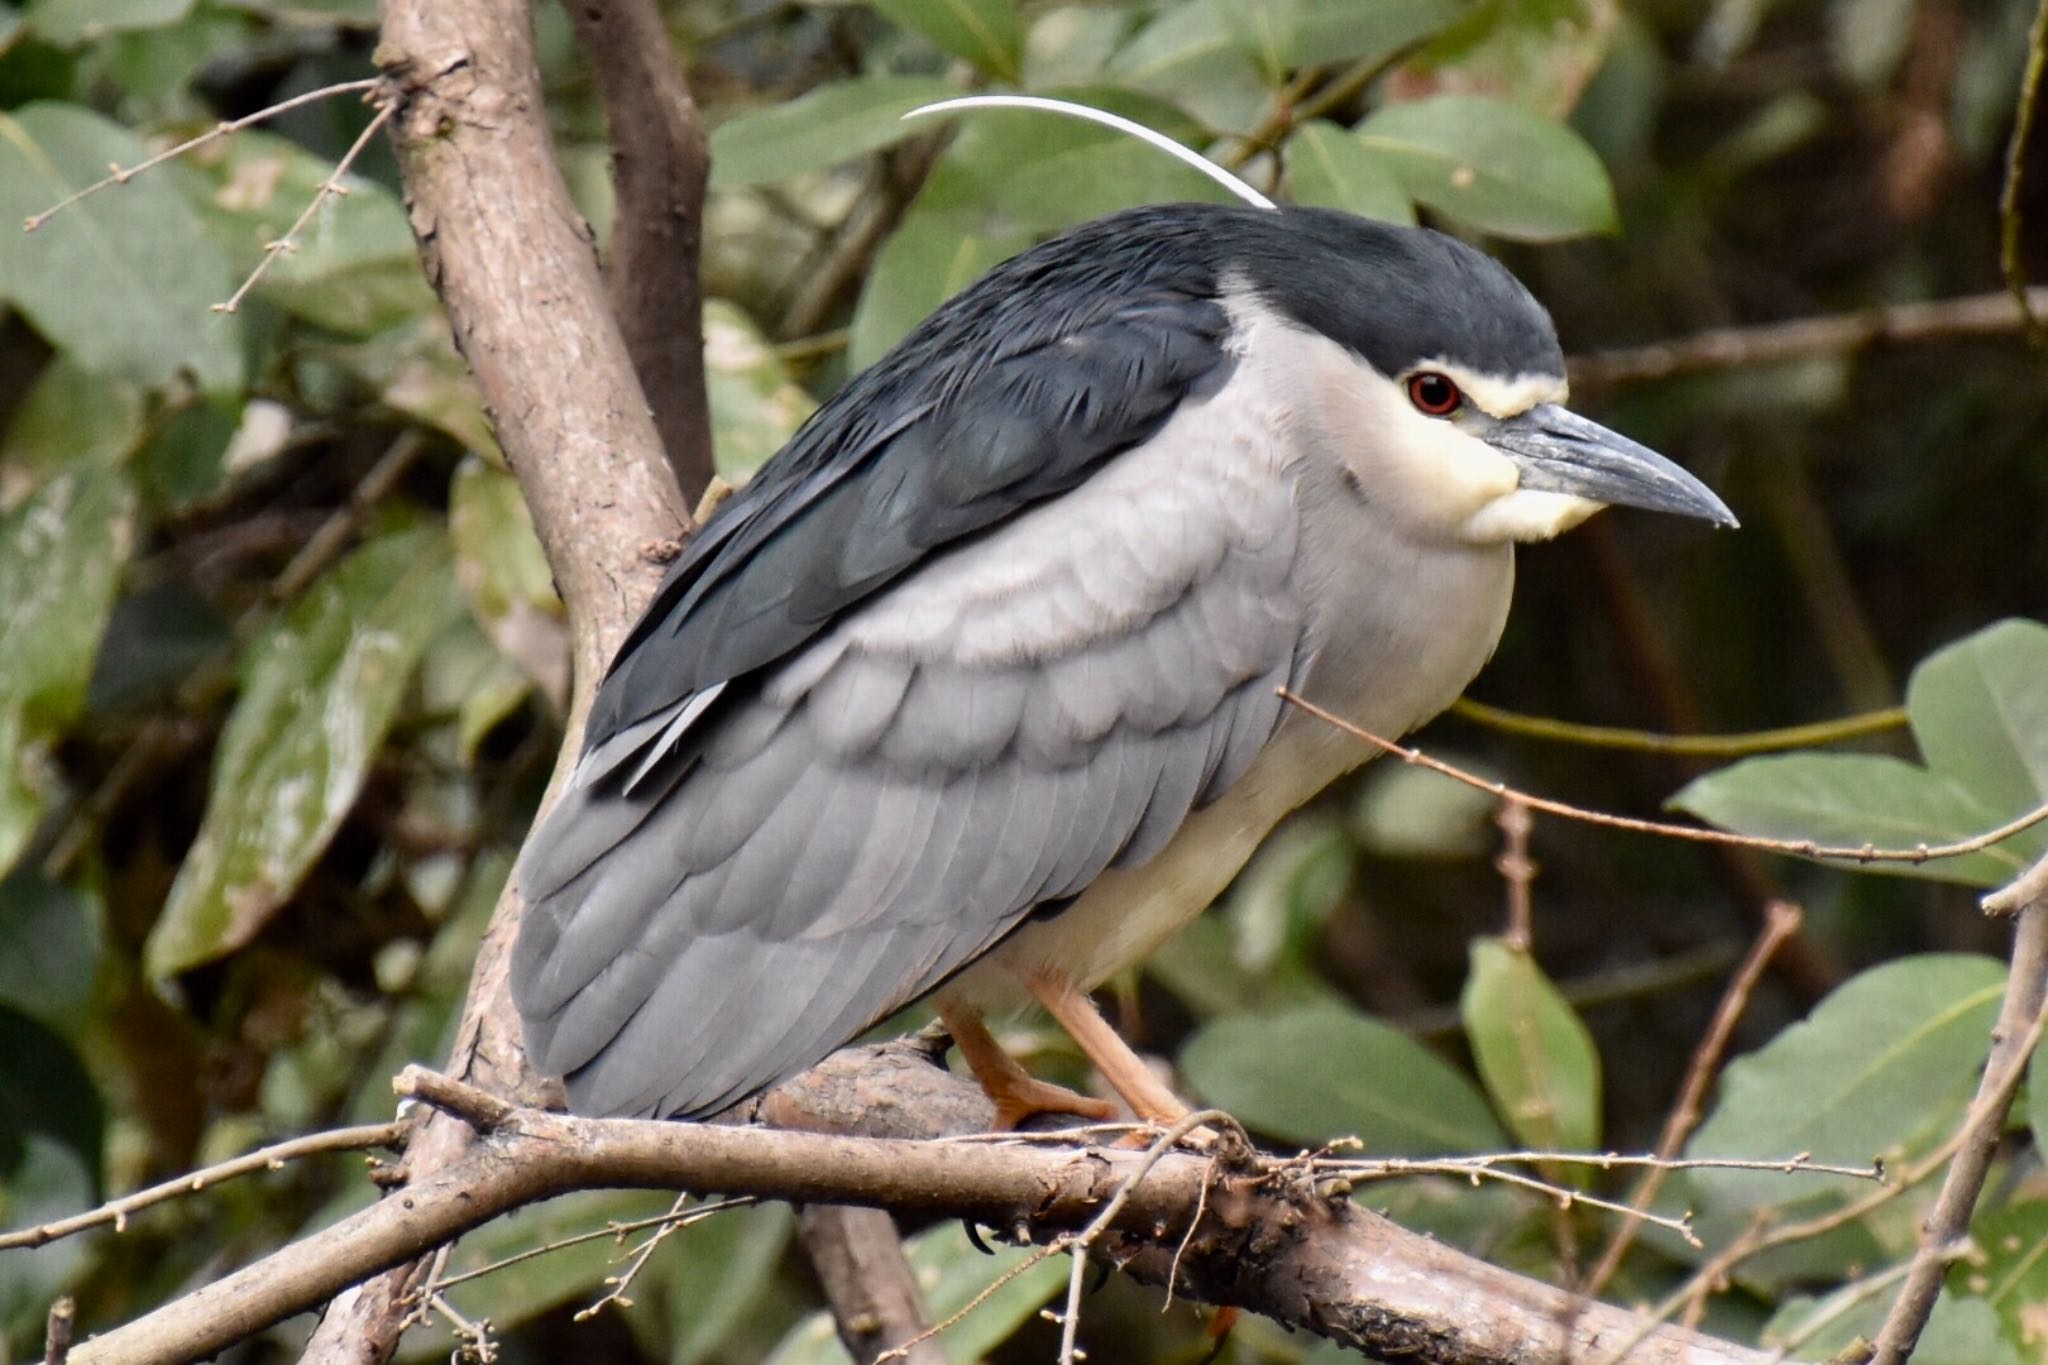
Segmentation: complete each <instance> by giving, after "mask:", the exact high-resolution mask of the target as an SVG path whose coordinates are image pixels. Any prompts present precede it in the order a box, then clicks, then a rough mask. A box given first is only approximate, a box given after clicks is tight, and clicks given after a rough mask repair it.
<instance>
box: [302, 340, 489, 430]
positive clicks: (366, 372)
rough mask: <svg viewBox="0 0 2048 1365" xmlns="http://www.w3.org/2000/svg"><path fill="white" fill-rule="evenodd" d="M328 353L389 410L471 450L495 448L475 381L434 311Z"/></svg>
mask: <svg viewBox="0 0 2048 1365" xmlns="http://www.w3.org/2000/svg"><path fill="white" fill-rule="evenodd" d="M329 355H331V356H332V357H333V358H334V359H335V360H336V361H338V362H339V363H340V364H341V365H342V366H343V367H344V368H345V369H347V370H348V371H349V372H350V373H351V374H353V375H355V376H356V377H357V378H359V379H361V380H362V381H363V382H364V383H365V384H368V385H369V386H370V387H371V388H372V389H373V390H374V391H375V392H376V394H377V397H378V398H379V400H381V401H382V402H383V403H385V404H386V405H387V406H389V407H391V408H392V409H393V410H395V411H398V412H402V413H404V414H405V415H406V416H408V417H412V418H415V419H417V420H418V421H420V422H422V423H424V424H426V425H427V426H430V427H434V428H436V429H438V430H440V431H443V432H446V433H447V434H448V435H450V436H452V437H454V438H455V439H456V440H457V441H459V442H461V443H462V444H463V445H464V446H466V447H468V448H469V449H471V450H474V451H480V452H482V453H484V454H487V455H488V454H495V453H496V452H497V449H498V442H497V438H496V437H495V436H494V435H492V433H491V424H490V420H489V419H488V418H487V417H485V415H484V410H483V403H482V401H481V400H480V399H479V398H478V397H477V391H476V382H475V381H474V380H473V379H471V378H470V374H469V367H468V366H466V365H465V364H463V361H462V357H461V356H459V355H457V354H456V353H455V346H454V343H453V342H452V340H451V339H450V337H449V334H448V324H447V322H446V321H444V320H443V319H442V318H441V317H440V315H439V314H438V312H437V313H435V314H433V315H431V316H429V317H425V318H422V319H421V320H420V321H419V322H418V323H416V324H414V325H413V326H410V327H400V328H393V329H391V330H389V331H385V332H379V333H378V334H377V335H375V336H373V337H371V338H369V339H368V340H366V341H363V342H361V343H360V344H357V345H354V346H337V347H335V348H333V350H331V351H330V352H329Z"/></svg>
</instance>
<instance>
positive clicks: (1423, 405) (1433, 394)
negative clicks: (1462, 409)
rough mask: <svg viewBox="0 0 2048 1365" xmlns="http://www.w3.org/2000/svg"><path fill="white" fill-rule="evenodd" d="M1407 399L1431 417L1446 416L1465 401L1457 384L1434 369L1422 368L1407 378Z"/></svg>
mask: <svg viewBox="0 0 2048 1365" xmlns="http://www.w3.org/2000/svg"><path fill="white" fill-rule="evenodd" d="M1408 401H1409V402H1411V403H1413V404H1414V405H1415V406H1416V407H1417V408H1418V409H1420V410H1421V411H1422V412H1424V413H1427V414H1428V415H1429V416H1431V417H1448V416H1450V415H1451V414H1452V413H1454V412H1456V411H1457V410H1458V404H1460V403H1462V402H1464V401H1465V395H1464V394H1462V393H1459V392H1458V386H1457V385H1456V384H1453V383H1452V382H1451V381H1450V380H1449V379H1447V378H1445V377H1444V376H1443V375H1440V374H1438V373H1437V372H1436V371H1434V370H1424V371H1423V372H1422V373H1421V374H1418V375H1411V376H1409V379H1408Z"/></svg>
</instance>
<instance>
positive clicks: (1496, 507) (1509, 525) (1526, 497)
mask: <svg viewBox="0 0 2048 1365" xmlns="http://www.w3.org/2000/svg"><path fill="white" fill-rule="evenodd" d="M1604 506H1606V504H1605V503H1598V502H1594V501H1592V500H1590V499H1588V498H1579V497H1574V496H1572V495H1571V494H1570V493H1539V492H1537V491H1535V490H1534V489H1527V488H1522V489H1516V490H1515V491H1514V492H1512V493H1509V494H1508V495H1507V496H1506V497H1502V498H1496V499H1494V500H1493V501H1492V502H1489V503H1487V504H1486V505H1485V506H1484V507H1482V508H1480V509H1479V510H1478V511H1477V512H1475V513H1473V514H1472V517H1471V518H1470V519H1469V520H1468V521H1466V523H1465V526H1464V533H1465V539H1467V540H1470V541H1475V542H1480V543H1487V544H1499V543H1501V542H1503V541H1510V540H1549V539H1550V538H1551V537H1552V536H1555V535H1561V534H1562V533H1564V532H1566V531H1569V530H1571V529H1572V527H1574V526H1577V525H1578V524H1579V523H1580V522H1582V521H1584V520H1585V519H1586V518H1587V517H1590V516H1592V515H1593V514H1594V513H1595V512H1597V511H1599V510H1600V509H1601V508H1602V507H1604Z"/></svg>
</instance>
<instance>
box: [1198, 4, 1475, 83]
mask: <svg viewBox="0 0 2048 1365" xmlns="http://www.w3.org/2000/svg"><path fill="white" fill-rule="evenodd" d="M1223 10H1224V14H1225V18H1226V20H1227V21H1228V22H1229V24H1230V26H1231V31H1232V32H1233V33H1234V34H1235V35H1236V37H1237V41H1238V45H1239V46H1240V47H1241V48H1243V50H1244V52H1245V54H1246V55H1247V56H1249V57H1250V58H1251V59H1252V61H1253V62H1254V63H1255V64H1256V65H1257V66H1258V68H1259V70H1260V71H1261V72H1262V73H1264V75H1265V77H1266V79H1267V81H1268V82H1270V83H1272V84H1274V85H1278V84H1280V83H1281V82H1282V81H1284V80H1285V79H1286V78H1287V74H1288V73H1289V72H1291V71H1294V70H1297V69H1298V68H1301V67H1305V66H1338V65H1347V64H1351V63H1357V62H1379V61H1384V60H1386V59H1387V58H1389V57H1391V56H1393V55H1394V54H1395V53H1397V52H1399V51H1400V50H1401V49H1402V48H1404V47H1409V46H1411V45H1413V44H1415V43H1419V42H1421V41H1422V40H1423V39H1425V38H1428V37H1430V36H1431V35H1432V34H1435V33H1439V32H1442V31H1443V30H1444V29H1446V28H1449V27H1450V26H1451V25H1452V24H1453V23H1456V22H1457V21H1458V20H1459V19H1460V18H1462V17H1464V15H1465V13H1466V10H1467V6H1466V5H1464V4H1461V3H1457V2H1456V0H1367V2H1366V3H1358V2H1357V0H1351V2H1350V3H1342V2H1340V3H1334V4H1333V3H1328V0H1231V3H1229V4H1227V5H1225V6H1223Z"/></svg>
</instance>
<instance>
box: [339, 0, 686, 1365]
mask: <svg viewBox="0 0 2048 1365" xmlns="http://www.w3.org/2000/svg"><path fill="white" fill-rule="evenodd" d="M382 20H383V38H382V41H381V42H380V43H379V45H378V48H377V63H378V65H379V66H380V67H381V68H382V69H383V70H384V72H385V75H386V77H387V79H388V81H389V83H390V90H389V92H388V97H389V98H390V99H391V100H393V101H394V110H393V112H394V116H393V118H392V120H391V125H390V126H391V138H392V143H393V145H394V146H395V148H396V150H397V153H398V159H399V166H400V169H401V171H402V172H403V175H404V180H405V196H406V208H407V213H408V215H409V217H410V219H411V223H412V228H413V235H414V236H415V238H416V239H417V240H418V242H419V248H420V258H421V261H422V263H423V264H424V266H425V268H426V273H427V278H428V280H429V281H430V282H431V283H432V284H433V286H434V289H435V291H436V292H437V293H438V294H439V295H440V297H441V302H442V305H443V307H444V308H445V309H446V311H447V314H448V319H449V322H450V324H451V325H452V326H453V328H454V334H455V340H456V344H457V345H458V346H459V347H460V348H461V351H462V353H463V355H464V357H465V358H466V359H467V360H468V362H469V366H470V370H471V372H472V373H473V374H474V376H475V378H476V384H477V388H478V391H479V392H480V394H481V395H482V398H483V402H484V408H485V411H486V412H488V413H489V414H490V416H491V420H492V423H493V426H494V427H495V429H496V432H497V436H498V443H499V445H500V446H501V447H502V448H503V449H504V451H505V456H506V459H507V460H508V461H510V463H511V466H512V471H513V473H514V474H515V475H517V476H518V479H519V484H520V488H521V490H522V492H523V493H524V494H525V498H526V503H527V506H528V507H529V508H530V509H531V510H532V512H533V520H534V527H535V530H536V531H537V532H538V533H539V536H540V541H541V545H542V547H543V549H545V550H546V552H547V556H548V562H549V564H550V565H552V566H553V568H554V573H555V582H556V586H557V587H558V588H559V589H560V591H561V594H562V599H563V601H564V602H565V603H566V604H567V606H568V609H569V623H570V631H571V636H570V639H571V650H572V655H573V658H574V663H575V689H574V692H573V695H572V698H571V704H570V716H569V732H570V740H569V743H567V744H566V745H565V746H564V748H563V759H562V763H561V764H558V766H557V774H556V775H557V779H558V780H559V778H560V776H561V772H562V768H563V766H565V765H566V763H567V762H568V760H569V759H570V758H571V757H572V756H573V755H574V753H575V736H576V734H577V733H578V731H579V730H580V729H581V725H582V718H583V715H584V714H585V712H586V711H587V709H588V707H589V700H590V694H591V692H592V691H593V690H594V688H595V686H596V682H597V679H598V678H600V677H602V676H603V670H604V665H605V663H606V662H607V661H608V660H609V658H610V656H611V653H612V650H613V649H614V648H615V647H616V646H617V644H618V641H619V640H620V638H621V637H622V636H623V635H624V633H625V631H626V630H627V628H628V627H629V626H630V625H631V623H632V621H633V619H634V617H635V616H636V615H637V614H638V613H639V610H640V608H641V606H642V605H643V604H644V603H645V601H646V599H647V597H648V595H649V594H650V593H651V592H652V591H653V588H654V585H655V584H656V583H657V582H658V581H659V579H660V574H661V565H662V563H663V562H664V561H665V559H666V558H668V557H672V556H673V547H674V544H675V540H676V538H677V537H678V536H679V535H681V534H683V533H684V532H685V531H686V530H687V529H688V525H689V521H688V517H687V516H686V514H685V512H684V504H683V502H682V500H681V497H680V495H679V493H678V490H677V488H676V483H675V479H674V477H673V476H672V474H671V473H670V470H669V466H668V463H667V460H666V458H665V455H664V452H663V447H662V441H661V437H660V436H659V434H658V433H657V431H656V429H655V425H654V421H653V418H652V417H651V415H650V413H649V410H648V404H647V399H646V396H645V395H644V394H643V393H642V392H641V389H640V384H639V381H638V379H637V378H636V377H635V372H634V367H633V361H632V358H631V356H630V355H629V353H628V351H627V348H626V344H625V341H624V340H623V338H622V337H621V335H620V332H619V328H618V325H617V323H616V322H615V321H614V319H613V316H612V312H611V309H610V307H609V305H608V304H607V302H606V298H605V292H604V285H603V281H602V280H601V279H600V277H599V274H598V268H597V258H596V254H595V252H594V251H593V249H592V244H591V240H590V230H589V228H588V226H587V225H586V224H585V223H584V222H583V220H582V218H581V217H580V216H579V215H578V214H577V212H576V209H575V206H574V205H573V204H572V203H571V202H570V199H569V192H568V187H567V186H566V185H565V184H564V183H563V181H562V176H561V172H560V170H559V168H558V167H557V166H556V164H555V160H554V150H553V144H552V139H551V135H550V132H549V129H548V124H547V117H546V111H545V108H544V107H543V104H542V98H541V89H540V80H539V75H538V72H537V70H536V69H535V65H534V58H533V39H532V33H531V29H530V20H531V16H530V15H529V13H528V8H527V6H526V5H525V4H524V3H522V0H385V2H384V5H383V9H382ZM522 909H523V906H522V905H521V902H520V900H519V897H518V893H517V890H516V888H515V887H514V886H510V885H508V886H507V887H506V890H505V893H504V895H503V897H502V898H501V899H500V900H499V903H498V907H497V910H496V911H495V912H494V914H493V916H492V919H491V924H490V927H489V929H488V930H487V931H486V932H485V934H484V939H483V943H482V944H481V946H480V947H479V949H478V952H477V964H476V970H475V972H474V974H473V975H472V976H471V978H470V993H469V999H468V1002H467V1004H466V1005H465V1006H464V1010H463V1016H462V1021H461V1024H460V1026H459V1028H458V1030H457V1034H456V1043H455V1050H454V1055H453V1056H452V1057H451V1058H450V1060H449V1063H448V1065H449V1069H450V1070H451V1071H452V1072H453V1073H454V1074H456V1075H459V1076H463V1077H465V1078H467V1079H469V1080H472V1081H475V1082H476V1083H477V1084H479V1085H482V1086H484V1087H486V1088H488V1089H490V1090H493V1091H497V1092H499V1093H502V1094H507V1095H516V1096H522V1097H526V1098H532V1097H535V1096H537V1095H539V1094H541V1093H543V1086H542V1080H541V1078H540V1077H538V1076H536V1075H534V1074H533V1072H532V1071H531V1069H530V1068H529V1067H528V1065H527V1061H526V1051H525V1047H524V1046H523V1043H522V1041H521V1038H520V1034H519V1022H518V1019H517V1017H516V1014H515V1012H514V1010H513V1009H512V1006H511V1001H510V998H509V994H508V991H507V987H506V972H507V965H508V961H509V957H510V951H511V945H512V940H513V937H514V935H515V934H516V933H517V930H518V927H519V916H520V913H521V910H522ZM470 1142H471V1133H470V1130H469V1129H468V1127H467V1126H466V1125H464V1124H461V1123H457V1122H454V1121H451V1120H449V1119H447V1118H446V1117H443V1116H428V1117H426V1118H425V1119H424V1120H423V1121H422V1122H421V1124H420V1125H419V1127H418V1129H417V1131H416V1132H415V1133H414V1134H413V1136H412V1139H411V1141H410V1143H409V1145H408V1149H407V1158H406V1171H407V1174H408V1177H409V1178H410V1179H411V1180H413V1181H415V1182H419V1181H432V1180H434V1179H436V1178H437V1176H436V1173H438V1172H441V1171H444V1170H446V1169H448V1168H449V1167H451V1166H454V1165H456V1164H458V1163H460V1162H461V1161H462V1159H463V1157H464V1154H465V1153H466V1151H467V1149H468V1147H469V1145H470ZM410 1197H411V1196H410V1194H409V1193H408V1194H401V1195H399V1196H397V1198H399V1199H401V1200H403V1199H407V1198H410ZM387 1202H389V1201H387ZM379 1268H380V1269H381V1268H383V1267H379ZM417 1269H418V1268H417V1267H404V1268H400V1269H398V1270H396V1271H394V1272H393V1273H391V1274H388V1275H384V1276H382V1277H381V1278H379V1279H377V1280H376V1281H374V1282H372V1283H369V1284H365V1285H361V1286H360V1287H357V1288H353V1289H351V1290H350V1292H349V1294H348V1296H347V1297H346V1299H345V1300H344V1301H341V1302H338V1303H336V1304H334V1305H332V1306H331V1307H330V1309H329V1311H328V1313H327V1315H326V1317H325V1319H324V1320H323V1321H322V1323H321V1326H320V1330H319V1331H318V1332H317V1333H316V1334H315V1336H314V1339H313V1341H312V1343H311V1344H310V1345H309V1346H308V1348H307V1351H306V1356H305V1358H306V1359H307V1360H308V1361H314V1362H321V1361H326V1362H339V1361H347V1362H357V1361H379V1360H384V1359H388V1358H389V1356H390V1354H391V1352H392V1350H393V1348H394V1347H395V1346H396V1344H397V1340H398V1336H399V1334H400V1331H401V1330H402V1329H401V1324H402V1323H403V1321H404V1319H405V1315H406V1310H407V1303H406V1296H407V1294H408V1293H409V1292H410V1291H411V1289H412V1287H413V1285H414V1283H415V1281H416V1278H417ZM358 1278H360V1277H358ZM343 1283H344V1284H353V1283H354V1281H345V1282H343ZM341 1287H342V1286H341V1285H337V1286H336V1289H339V1288H341Z"/></svg>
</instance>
